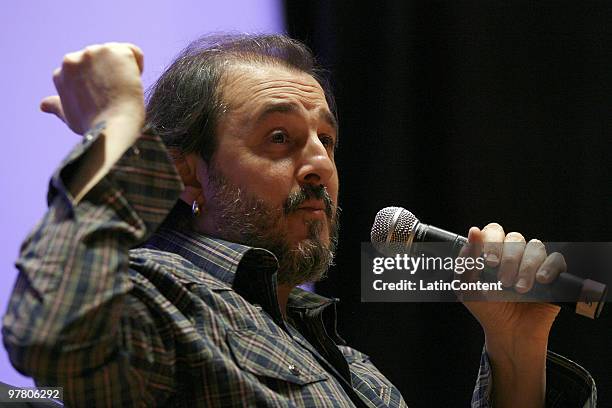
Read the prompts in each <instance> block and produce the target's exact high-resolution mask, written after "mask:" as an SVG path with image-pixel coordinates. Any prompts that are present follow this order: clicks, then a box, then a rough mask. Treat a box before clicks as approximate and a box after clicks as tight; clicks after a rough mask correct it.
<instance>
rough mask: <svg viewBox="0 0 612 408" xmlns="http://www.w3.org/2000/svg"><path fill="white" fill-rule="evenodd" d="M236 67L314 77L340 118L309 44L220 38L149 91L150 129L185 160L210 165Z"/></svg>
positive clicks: (205, 42)
mask: <svg viewBox="0 0 612 408" xmlns="http://www.w3.org/2000/svg"><path fill="white" fill-rule="evenodd" d="M231 62H247V63H253V64H262V63H263V64H275V65H281V66H284V67H287V68H289V69H295V70H298V71H301V72H304V73H306V74H309V75H311V76H312V77H313V78H315V80H317V82H318V83H319V84H320V85H321V87H322V88H323V91H324V92H325V98H326V100H327V103H328V105H329V107H330V110H331V111H332V114H333V115H334V116H336V107H335V102H334V97H333V94H332V91H331V86H330V84H329V81H328V78H327V75H326V72H325V71H324V70H323V69H321V68H320V67H319V66H318V65H317V63H316V61H315V58H314V56H313V54H312V52H311V51H310V50H309V49H308V47H306V46H305V45H304V44H302V43H301V42H299V41H296V40H293V39H291V38H289V37H287V36H285V35H279V34H257V35H249V34H215V35H206V36H203V37H201V38H199V39H197V40H195V41H193V42H192V43H191V44H189V45H188V46H187V48H185V49H184V50H183V51H182V52H181V53H180V54H179V55H178V56H177V57H176V59H175V60H174V61H173V62H172V63H171V64H170V66H169V67H168V68H167V69H166V70H165V72H164V73H163V74H162V75H161V77H160V78H159V79H158V80H157V82H156V83H155V84H154V85H153V86H152V87H151V88H149V89H148V90H147V109H146V127H147V128H148V129H150V130H151V131H153V132H154V133H157V134H159V135H160V136H161V138H162V140H163V141H164V143H165V144H166V146H168V147H171V148H175V149H176V150H178V153H179V154H180V155H184V154H187V153H192V152H199V153H200V155H201V156H202V158H203V159H204V160H205V161H206V162H207V163H210V160H211V158H212V156H213V154H214V152H215V149H216V145H217V143H216V136H215V129H216V126H217V124H218V122H219V119H220V117H221V115H222V114H223V101H222V100H221V99H222V95H221V91H220V85H221V79H222V76H223V74H224V73H225V72H226V71H227V70H228V67H229V66H231Z"/></svg>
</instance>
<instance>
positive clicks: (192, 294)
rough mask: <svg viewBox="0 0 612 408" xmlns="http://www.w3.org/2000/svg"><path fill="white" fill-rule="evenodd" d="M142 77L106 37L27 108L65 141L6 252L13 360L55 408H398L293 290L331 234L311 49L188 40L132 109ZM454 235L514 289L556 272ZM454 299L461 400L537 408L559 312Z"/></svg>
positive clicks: (493, 236) (325, 317)
mask: <svg viewBox="0 0 612 408" xmlns="http://www.w3.org/2000/svg"><path fill="white" fill-rule="evenodd" d="M142 69H143V54H142V52H141V50H140V49H138V47H136V46H134V45H132V44H119V43H108V44H104V45H95V46H90V47H87V48H85V49H84V50H81V51H78V52H75V53H71V54H67V55H66V56H65V58H64V60H63V63H62V66H61V68H58V69H57V70H56V71H55V72H54V76H53V79H54V82H55V85H56V88H57V90H58V95H57V96H52V97H48V98H46V99H45V100H43V102H42V109H43V111H46V112H50V113H54V114H56V115H57V116H58V117H59V118H61V119H62V120H63V121H64V122H65V123H66V124H67V125H68V126H69V127H70V128H71V129H72V130H73V131H74V132H76V133H78V134H82V135H84V139H83V143H81V144H79V145H78V146H77V147H76V148H75V149H74V150H73V151H72V152H71V153H70V154H69V156H68V157H67V158H66V160H65V161H64V162H63V163H62V164H61V166H60V167H59V169H58V170H57V172H56V173H55V174H54V175H53V177H52V180H51V183H50V190H49V195H48V202H49V211H48V213H47V214H46V215H45V217H44V218H43V220H42V221H41V223H40V224H39V225H38V226H37V227H36V228H35V230H34V231H33V232H32V233H31V234H30V235H29V236H28V237H27V239H26V241H25V242H24V244H23V247H22V251H21V254H20V257H19V259H18V261H17V266H18V268H19V271H20V274H19V277H18V281H17V284H16V286H15V289H14V292H13V295H12V298H11V302H10V305H9V308H8V310H7V314H6V316H5V318H4V325H3V334H4V341H5V344H6V347H7V349H8V351H9V354H10V357H11V361H12V363H13V364H14V365H15V367H17V368H18V369H19V370H20V371H21V372H23V373H25V374H27V375H31V376H33V377H34V378H35V379H36V381H37V383H38V384H41V385H42V384H45V385H57V386H62V387H63V389H64V399H65V401H66V402H67V403H68V404H69V405H74V406H154V405H166V406H219V407H221V406H223V407H227V406H240V407H242V406H283V407H289V406H306V407H352V406H359V407H366V406H389V407H400V406H405V403H404V400H403V399H402V396H401V394H400V392H399V390H398V389H397V388H396V387H394V386H393V384H391V383H390V382H389V380H387V379H386V378H385V377H384V375H383V374H382V373H381V372H380V371H379V370H378V369H377V368H376V367H375V366H374V365H373V364H372V362H371V361H370V360H369V358H368V357H367V356H366V355H365V354H362V353H361V352H359V351H357V350H355V349H353V348H350V347H348V346H347V345H346V344H345V342H344V341H343V340H342V339H341V338H340V336H339V335H338V334H337V333H336V330H335V327H336V321H335V319H336V315H335V307H336V306H335V302H336V300H335V299H327V298H324V297H321V296H319V295H316V294H314V293H310V292H307V291H304V290H302V289H300V288H298V287H297V285H299V284H302V283H305V282H312V281H316V280H318V279H320V278H321V277H322V276H323V275H324V274H325V272H326V271H327V269H328V267H329V266H330V265H331V264H332V261H333V254H334V249H335V246H336V241H337V235H338V212H339V208H338V188H339V182H338V172H337V169H336V165H335V161H334V156H335V153H336V147H337V145H338V122H337V119H336V115H335V109H334V102H333V97H332V93H331V91H330V88H329V86H328V84H327V82H326V81H325V79H324V78H323V77H322V76H321V75H320V71H319V70H318V69H317V68H316V66H315V63H314V60H313V58H312V55H311V54H310V52H309V51H308V50H307V49H306V48H305V47H304V46H303V45H302V44H300V43H299V42H297V41H294V40H291V39H289V38H287V37H284V36H280V35H259V36H248V35H221V36H208V37H204V38H202V39H200V40H198V41H196V42H194V43H192V44H191V45H190V46H189V47H188V48H187V49H185V50H184V51H183V53H182V54H180V55H179V57H178V58H177V59H176V60H175V61H174V62H173V64H172V65H171V66H170V67H169V68H168V69H167V71H166V72H165V73H164V74H163V75H162V76H161V78H160V79H159V80H158V81H157V83H156V84H155V86H154V88H153V90H152V92H151V93H150V95H149V98H148V100H147V104H146V109H145V103H144V96H143V89H142V84H141V80H140V74H141V72H142ZM143 125H144V127H143ZM143 129H144V130H143ZM347 137H350V136H349V135H347ZM469 239H470V241H471V242H473V243H484V242H487V245H488V250H489V251H490V252H491V253H493V252H495V251H496V250H497V251H498V252H497V255H498V256H499V262H500V264H501V265H502V266H501V267H500V277H501V279H502V280H503V281H504V282H506V284H507V285H514V286H515V287H516V290H517V291H518V292H521V293H524V292H526V291H529V290H530V288H531V287H532V286H533V284H534V281H535V280H536V279H537V280H538V281H540V282H542V283H549V282H551V281H553V280H554V279H555V277H556V276H557V275H558V274H559V273H560V272H562V271H563V268H564V262H563V259H562V258H561V257H559V256H558V255H555V256H553V255H550V256H547V254H546V252H545V250H544V248H543V245H542V244H541V243H540V242H539V241H537V240H532V241H529V243H525V240H524V238H523V237H522V235H520V234H518V233H510V234H506V233H505V232H504V230H503V229H502V227H501V226H500V225H498V224H489V225H488V226H487V227H485V228H484V229H483V230H482V231H481V230H479V229H478V228H472V229H471V230H470V233H469ZM504 242H519V243H524V245H523V246H521V248H522V249H521V251H519V252H518V253H516V252H515V253H512V254H511V253H502V252H501V250H500V248H501V247H500V244H501V243H504ZM496 248H497V249H496ZM488 259H490V260H492V259H493V257H489V258H488ZM504 261H507V262H504ZM544 271H548V273H544ZM467 306H468V307H469V308H470V310H471V311H472V313H473V314H474V315H475V316H476V318H477V319H478V320H479V321H480V323H481V325H482V326H483V329H484V331H485V334H486V349H485V351H484V352H483V358H482V365H481V372H480V374H479V377H478V380H477V385H476V389H475V393H474V398H473V405H474V406H488V405H490V404H491V403H495V406H497V407H506V406H507V407H510V406H512V407H517V406H521V407H536V406H542V405H543V404H544V402H545V396H546V369H545V368H546V353H547V351H546V345H547V339H548V333H549V330H550V327H551V325H552V323H553V321H554V319H555V316H556V314H557V313H558V308H557V307H556V306H552V305H545V304H533V303H497V304H493V303H490V304H478V303H471V304H468V305H467ZM589 391H590V390H589Z"/></svg>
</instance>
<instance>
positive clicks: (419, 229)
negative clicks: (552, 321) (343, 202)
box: [371, 207, 607, 319]
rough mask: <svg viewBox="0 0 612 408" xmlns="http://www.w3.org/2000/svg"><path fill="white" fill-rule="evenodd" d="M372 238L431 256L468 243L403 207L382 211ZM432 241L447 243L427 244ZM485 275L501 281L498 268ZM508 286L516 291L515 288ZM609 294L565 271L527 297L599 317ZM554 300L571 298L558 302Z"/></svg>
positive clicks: (487, 270) (601, 286) (377, 242)
mask: <svg viewBox="0 0 612 408" xmlns="http://www.w3.org/2000/svg"><path fill="white" fill-rule="evenodd" d="M371 238H372V243H373V244H374V246H375V247H380V245H381V244H383V245H384V244H392V245H393V246H394V247H395V248H397V246H398V244H400V246H403V247H404V248H405V249H408V250H409V252H410V254H421V253H424V254H427V255H430V256H452V257H457V256H458V255H459V252H460V251H461V249H462V248H463V247H464V246H465V245H466V244H467V243H468V240H467V238H466V237H463V236H461V235H459V234H455V233H453V232H450V231H446V230H444V229H441V228H438V227H434V226H433V225H428V224H423V223H421V222H420V221H419V220H418V219H417V218H416V217H415V216H414V215H413V214H412V213H411V212H410V211H408V210H406V209H404V208H400V207H387V208H384V209H382V210H381V211H379V213H378V214H377V215H376V219H375V221H374V225H373V227H372V236H371ZM428 243H446V244H447V245H427V244H428ZM483 275H484V277H485V279H487V280H490V281H496V280H497V272H496V269H493V268H488V267H485V270H484V271H483ZM504 289H506V290H512V288H504ZM606 294H607V286H606V285H604V284H602V283H599V282H596V281H593V280H591V279H583V278H581V277H578V276H575V275H572V274H570V273H567V272H564V273H561V274H559V276H558V277H557V279H556V280H555V281H554V282H552V283H550V284H547V285H544V284H540V283H538V282H535V283H534V287H533V288H532V289H531V291H529V292H528V293H527V294H526V296H528V297H530V298H531V299H535V300H539V301H548V302H549V303H553V304H556V305H558V306H561V308H563V309H566V310H570V311H571V312H574V313H577V314H580V315H582V316H586V317H589V318H591V319H595V318H597V317H599V315H600V314H601V311H602V309H603V305H604V304H605V300H606ZM554 299H563V300H568V301H567V302H565V301H563V302H558V301H554ZM551 300H553V301H551Z"/></svg>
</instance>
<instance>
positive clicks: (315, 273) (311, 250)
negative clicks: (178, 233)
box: [204, 165, 340, 286]
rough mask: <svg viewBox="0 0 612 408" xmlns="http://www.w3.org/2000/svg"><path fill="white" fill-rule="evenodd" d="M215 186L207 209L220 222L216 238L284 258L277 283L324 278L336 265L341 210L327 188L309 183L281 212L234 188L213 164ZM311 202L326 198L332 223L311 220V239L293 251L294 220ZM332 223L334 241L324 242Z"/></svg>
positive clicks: (327, 217)
mask: <svg viewBox="0 0 612 408" xmlns="http://www.w3.org/2000/svg"><path fill="white" fill-rule="evenodd" d="M209 183H210V187H211V190H212V191H213V194H212V197H209V198H208V200H207V202H206V208H205V209H204V211H205V212H206V213H207V214H208V215H209V216H212V217H213V218H214V225H215V229H216V231H215V233H216V234H215V235H217V236H219V237H220V238H223V239H226V240H228V241H232V242H236V243H240V244H243V245H247V246H252V247H258V248H264V249H267V250H269V251H270V252H272V253H273V254H274V255H275V256H276V258H277V259H278V263H279V269H278V274H277V282H278V284H282V285H290V286H296V285H300V284H303V283H306V282H317V281H320V280H321V279H323V278H324V277H325V276H326V274H327V271H328V269H329V268H330V267H331V266H332V265H333V264H334V256H335V251H336V247H337V245H338V230H339V223H338V218H339V213H340V208H339V207H334V204H333V202H332V199H331V197H330V196H329V194H328V193H327V190H326V188H325V187H324V186H322V185H319V186H313V185H310V184H307V185H304V186H302V187H301V188H300V190H299V191H297V192H293V193H291V194H289V196H288V197H287V199H286V200H285V202H284V204H283V205H282V207H280V208H278V207H277V208H275V207H273V206H271V205H269V204H267V203H266V202H265V201H264V200H262V199H261V198H258V197H255V196H254V195H252V194H249V193H248V192H247V191H245V190H244V189H241V188H240V187H238V186H236V185H233V184H231V183H230V182H229V181H228V180H227V179H226V178H225V177H224V176H223V175H222V174H221V173H220V172H219V171H218V170H217V169H215V166H214V165H213V166H210V173H209ZM309 199H318V200H322V201H323V203H324V204H325V214H326V220H325V221H321V220H308V221H305V222H306V226H307V236H306V239H303V240H301V241H300V242H298V243H297V245H295V247H292V246H291V245H290V243H289V242H288V231H287V228H288V217H289V216H290V215H291V214H293V213H295V212H296V211H297V210H298V208H299V206H300V205H301V204H302V203H303V202H305V201H306V200H309ZM324 222H327V227H328V231H329V242H327V243H325V242H323V240H322V239H321V235H322V232H323V227H324V224H323V223H324Z"/></svg>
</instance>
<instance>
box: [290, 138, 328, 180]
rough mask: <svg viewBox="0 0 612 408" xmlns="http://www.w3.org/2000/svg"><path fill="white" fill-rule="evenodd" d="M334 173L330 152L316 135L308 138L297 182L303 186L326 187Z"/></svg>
mask: <svg viewBox="0 0 612 408" xmlns="http://www.w3.org/2000/svg"><path fill="white" fill-rule="evenodd" d="M334 171H335V166H334V163H333V162H332V159H331V157H330V152H329V150H328V149H326V148H325V146H324V145H323V143H322V142H321V140H320V139H319V136H318V135H313V136H310V137H309V138H308V141H307V142H306V144H305V145H304V149H303V151H302V158H301V162H300V168H299V170H298V180H299V181H300V183H305V184H322V185H324V186H325V185H327V183H328V181H329V179H330V178H331V177H332V175H333V174H334Z"/></svg>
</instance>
